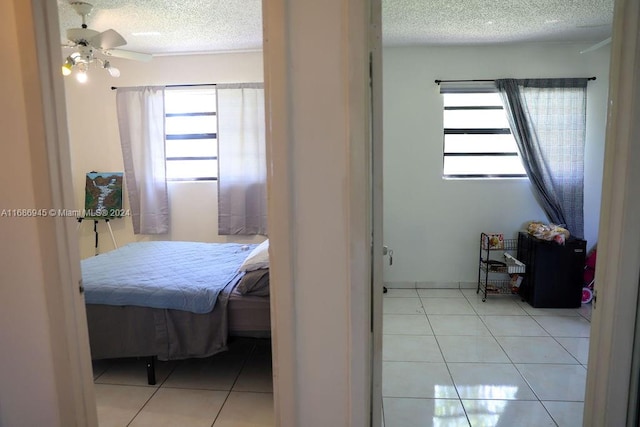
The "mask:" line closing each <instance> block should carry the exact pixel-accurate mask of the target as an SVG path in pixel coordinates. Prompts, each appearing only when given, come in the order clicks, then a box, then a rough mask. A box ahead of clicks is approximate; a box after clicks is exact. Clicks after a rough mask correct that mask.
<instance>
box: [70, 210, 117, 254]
mask: <svg viewBox="0 0 640 427" xmlns="http://www.w3.org/2000/svg"><path fill="white" fill-rule="evenodd" d="M85 219H88V218H82V217H80V218H78V230H79V229H80V226H82V221H84V220H85ZM98 221H104V222H105V223H106V224H107V228H108V229H109V234H110V235H111V241H112V242H113V246H114V247H115V248H116V249H118V244H117V243H116V238H115V236H114V235H113V230H112V229H111V222H109V218H101V219H96V218H93V233H94V234H95V236H96V238H95V254H96V255H98V254H99V253H100V252H99V249H98Z"/></svg>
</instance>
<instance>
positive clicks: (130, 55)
mask: <svg viewBox="0 0 640 427" xmlns="http://www.w3.org/2000/svg"><path fill="white" fill-rule="evenodd" d="M102 53H104V54H105V55H107V56H113V57H114V58H123V59H133V60H134V61H144V62H147V61H151V59H152V58H153V55H150V54H148V53H140V52H131V51H130V50H120V49H107V50H105V51H103V52H102Z"/></svg>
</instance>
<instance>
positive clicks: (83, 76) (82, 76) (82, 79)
mask: <svg viewBox="0 0 640 427" xmlns="http://www.w3.org/2000/svg"><path fill="white" fill-rule="evenodd" d="M88 79H89V78H88V76H87V70H78V72H77V73H76V80H78V83H86V82H87V80H88Z"/></svg>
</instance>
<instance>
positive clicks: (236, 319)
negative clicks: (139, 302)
mask: <svg viewBox="0 0 640 427" xmlns="http://www.w3.org/2000/svg"><path fill="white" fill-rule="evenodd" d="M86 309H87V324H88V328H89V342H90V346H91V357H92V359H93V360H98V359H111V358H124V357H141V358H146V359H147V381H148V383H149V384H151V385H153V384H155V383H156V379H155V361H156V359H159V360H180V359H187V358H200V357H208V356H212V355H214V354H216V353H219V352H221V351H224V350H226V348H227V347H226V344H227V338H228V337H230V336H243V337H257V338H264V337H269V336H270V335H271V326H270V308H269V297H268V296H266V297H262V296H252V295H242V294H240V292H238V291H237V290H235V285H233V286H232V285H229V286H228V287H227V288H225V289H224V290H223V291H222V292H220V294H219V296H218V302H217V303H216V305H215V307H214V309H213V311H211V312H209V313H204V314H197V313H191V312H187V311H182V310H172V309H158V308H148V307H137V306H111V305H101V304H87V305H86Z"/></svg>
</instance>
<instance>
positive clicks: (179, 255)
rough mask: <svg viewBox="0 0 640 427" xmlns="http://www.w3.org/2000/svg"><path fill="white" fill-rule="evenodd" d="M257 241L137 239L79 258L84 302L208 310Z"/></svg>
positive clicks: (236, 273)
mask: <svg viewBox="0 0 640 427" xmlns="http://www.w3.org/2000/svg"><path fill="white" fill-rule="evenodd" d="M256 246H257V245H244V244H239V243H197V242H173V241H170V242H166V241H162V242H157V241H156V242H137V243H130V244H128V245H125V246H122V247H121V248H118V249H115V250H113V251H111V252H106V253H104V254H100V255H98V256H95V257H92V258H87V259H84V260H82V281H83V284H84V288H85V302H86V303H87V304H106V305H121V306H122V305H136V306H143V307H153V308H170V309H177V310H185V311H191V312H193V313H208V312H210V311H211V310H213V307H214V306H215V303H216V300H217V298H218V294H219V293H220V291H221V290H222V289H223V288H224V287H225V286H227V285H228V284H229V283H230V282H232V281H236V280H238V279H239V278H240V276H241V274H239V273H238V267H239V266H240V265H241V264H242V262H243V261H244V259H245V258H246V257H247V255H249V252H251V250H252V249H253V248H254V247H256Z"/></svg>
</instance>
